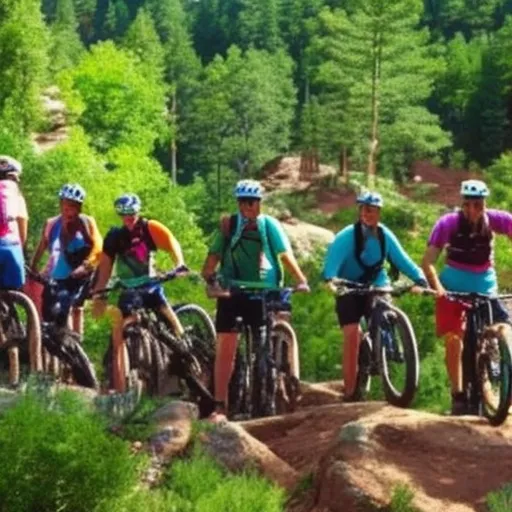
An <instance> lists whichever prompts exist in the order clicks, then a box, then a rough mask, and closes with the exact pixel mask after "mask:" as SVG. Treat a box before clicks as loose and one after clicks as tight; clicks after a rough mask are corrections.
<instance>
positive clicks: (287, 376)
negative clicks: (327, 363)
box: [272, 321, 301, 414]
mask: <svg viewBox="0 0 512 512" xmlns="http://www.w3.org/2000/svg"><path fill="white" fill-rule="evenodd" d="M272 343H273V347H274V359H275V364H276V369H277V384H276V399H275V400H276V413H277V414H285V413H289V412H294V411H295V410H296V408H297V403H298V402H299V400H300V396H301V393H300V382H299V379H298V378H297V376H296V375H295V374H293V373H292V368H291V365H290V355H291V351H293V350H295V351H298V346H297V341H296V337H295V332H294V331H293V328H292V326H291V325H290V324H289V323H288V322H284V321H279V322H277V323H276V324H275V325H274V326H273V328H272ZM296 359H297V360H298V357H297V358H296Z"/></svg>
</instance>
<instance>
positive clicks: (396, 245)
mask: <svg viewBox="0 0 512 512" xmlns="http://www.w3.org/2000/svg"><path fill="white" fill-rule="evenodd" d="M383 229H384V235H385V237H386V247H387V252H388V254H387V256H388V257H389V259H390V260H391V261H392V262H393V264H394V265H395V266H396V267H397V268H398V270H400V272H402V273H403V274H405V275H406V276H407V277H408V278H409V279H410V280H411V281H414V282H415V283H418V284H426V280H425V274H424V273H423V270H422V269H421V268H420V267H419V266H418V265H416V263H414V261H412V259H411V257H410V256H409V255H408V254H407V253H406V252H405V250H404V248H403V247H402V244H401V243H400V242H399V241H398V238H397V237H396V236H395V234H394V233H392V232H391V231H390V230H389V229H388V228H386V227H385V226H383Z"/></svg>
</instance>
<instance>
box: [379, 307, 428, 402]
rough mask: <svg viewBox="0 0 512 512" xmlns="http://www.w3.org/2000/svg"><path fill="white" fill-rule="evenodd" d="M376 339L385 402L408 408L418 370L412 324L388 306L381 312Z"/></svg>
mask: <svg viewBox="0 0 512 512" xmlns="http://www.w3.org/2000/svg"><path fill="white" fill-rule="evenodd" d="M376 336H377V338H378V341H377V347H380V357H381V365H380V367H381V368H380V370H381V376H382V385H383V388H384V394H385V396H386V400H387V401H388V402H389V403H390V404H391V405H394V406H396V407H408V406H409V405H410V404H411V402H412V400H413V399H414V395H415V394H416V390H417V389H418V380H419V368H420V363H419V357H418V346H417V343H416V337H415V335H414V330H413V328H412V325H411V322H410V320H409V318H408V317H407V315H406V314H405V313H404V312H403V311H401V310H400V309H399V308H397V307H395V306H393V305H391V304H389V305H388V306H387V307H386V309H385V310H384V311H383V312H382V316H381V318H380V321H379V325H378V329H377V332H376Z"/></svg>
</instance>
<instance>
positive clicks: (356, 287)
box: [330, 277, 436, 297]
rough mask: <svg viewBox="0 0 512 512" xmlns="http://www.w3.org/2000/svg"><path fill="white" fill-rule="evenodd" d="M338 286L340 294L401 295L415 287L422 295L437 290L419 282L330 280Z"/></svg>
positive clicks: (431, 293)
mask: <svg viewBox="0 0 512 512" xmlns="http://www.w3.org/2000/svg"><path fill="white" fill-rule="evenodd" d="M330 281H331V282H332V284H334V286H336V288H337V293H338V294H340V295H349V294H353V295H367V294H379V295H384V294H389V295H392V296H393V297H400V296H401V295H404V294H405V293H408V292H410V291H412V290H413V289H415V290H416V291H415V293H418V294H421V295H434V294H435V293H436V292H435V290H432V289H430V288H423V287H422V286H419V285H417V284H414V283H413V284H407V285H403V286H395V287H393V286H373V285H367V284H363V283H359V282H357V281H350V280H349V279H342V278H338V277H336V278H334V279H331V280H330Z"/></svg>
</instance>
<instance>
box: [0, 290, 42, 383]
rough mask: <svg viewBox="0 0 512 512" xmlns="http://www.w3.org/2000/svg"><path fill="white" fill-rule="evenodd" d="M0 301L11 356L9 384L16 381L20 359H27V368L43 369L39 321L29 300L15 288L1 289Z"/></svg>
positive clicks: (25, 360) (38, 370)
mask: <svg viewBox="0 0 512 512" xmlns="http://www.w3.org/2000/svg"><path fill="white" fill-rule="evenodd" d="M0 301H1V302H3V303H4V304H5V305H6V307H7V309H8V311H7V314H8V318H7V320H6V321H5V322H4V325H3V329H4V333H5V335H6V338H7V344H8V347H9V352H10V354H9V359H10V363H11V364H10V367H11V369H10V378H9V380H10V381H11V384H16V383H18V382H19V377H20V361H21V362H22V363H23V362H27V363H28V365H29V366H30V371H32V372H40V371H42V369H43V364H42V352H41V324H40V322H39V314H38V312H37V309H36V307H35V305H34V303H33V302H32V300H31V299H30V298H29V297H28V296H26V295H25V294H24V293H22V292H20V291H17V290H3V291H0Z"/></svg>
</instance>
